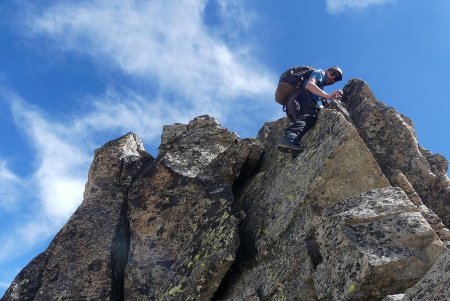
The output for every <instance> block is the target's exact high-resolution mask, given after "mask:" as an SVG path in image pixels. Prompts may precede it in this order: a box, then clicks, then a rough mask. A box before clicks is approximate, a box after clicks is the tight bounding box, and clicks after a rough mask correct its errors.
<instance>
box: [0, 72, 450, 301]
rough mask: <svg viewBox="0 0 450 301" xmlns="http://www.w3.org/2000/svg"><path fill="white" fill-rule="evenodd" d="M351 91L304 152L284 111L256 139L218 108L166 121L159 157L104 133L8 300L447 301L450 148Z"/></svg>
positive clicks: (308, 138)
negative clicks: (73, 198)
mask: <svg viewBox="0 0 450 301" xmlns="http://www.w3.org/2000/svg"><path fill="white" fill-rule="evenodd" d="M344 92H345V93H344V98H343V102H342V103H341V102H336V103H334V104H333V106H332V108H333V109H334V110H331V109H323V110H322V111H321V112H320V114H319V117H318V121H317V123H316V125H315V127H314V128H313V129H312V130H310V131H309V132H308V133H307V134H306V135H305V136H304V138H303V139H304V142H305V143H306V145H307V147H306V149H305V151H304V152H303V153H302V154H301V155H299V156H298V157H297V158H295V159H291V158H290V157H289V156H287V155H286V154H282V153H279V152H277V151H276V149H275V145H276V144H277V143H278V141H279V138H280V137H281V135H282V132H283V129H284V128H285V127H286V125H287V124H286V123H287V119H286V118H282V119H280V120H278V121H275V122H270V123H266V124H265V125H264V126H263V128H262V129H261V131H260V132H259V134H258V137H257V138H256V139H241V138H239V137H238V136H237V135H236V134H235V133H232V132H230V131H228V130H227V129H225V128H223V127H221V126H220V124H219V123H218V122H217V121H216V120H215V119H214V118H212V117H210V116H207V115H204V116H199V117H197V118H195V119H194V120H192V121H191V122H189V124H180V123H177V124H174V125H171V126H165V127H164V129H163V134H162V137H161V145H160V147H159V151H158V156H157V158H153V157H152V156H151V155H149V154H147V153H146V152H145V150H144V147H143V144H142V141H141V140H140V139H139V138H138V137H137V136H136V135H134V134H132V133H129V134H127V135H125V136H123V137H121V138H119V139H117V140H115V141H111V142H109V143H107V144H105V145H104V146H103V147H102V148H100V149H98V150H97V151H96V152H95V157H94V160H93V163H92V165H91V168H90V171H89V176H88V182H87V184H86V189H85V193H84V200H83V202H82V204H81V205H80V207H79V208H78V209H77V211H76V212H75V213H74V215H73V216H72V217H71V218H70V220H69V221H68V223H67V224H66V225H65V226H64V227H63V228H62V229H61V231H60V232H59V233H58V234H57V235H56V237H55V238H54V239H53V241H52V242H51V244H50V246H49V247H48V248H47V250H45V251H44V252H43V253H42V254H40V255H38V256H37V257H36V258H35V259H34V260H33V261H31V262H30V264H29V265H27V267H25V268H24V269H23V270H22V271H21V272H20V273H19V275H18V276H17V277H16V279H15V280H14V282H13V283H12V285H11V287H10V288H9V289H8V290H7V292H6V293H5V295H4V297H3V298H2V300H5V301H6V300H8V301H9V300H78V299H87V300H183V301H184V300H228V301H238V300H242V301H243V300H245V301H249V300H252V301H253V300H255V301H256V300H362V299H367V300H381V299H383V298H384V297H386V300H403V301H406V300H423V298H428V297H429V298H432V299H436V298H437V296H441V297H442V296H443V298H447V297H450V293H449V292H448V291H446V290H445V287H446V286H445V284H446V283H445V281H446V279H447V278H448V277H446V276H445V275H446V274H445V273H447V272H446V271H447V270H448V268H447V266H449V265H450V261H449V257H448V255H446V254H448V251H447V248H446V243H447V242H448V241H449V238H450V236H449V235H448V234H449V233H450V232H449V231H448V229H447V227H446V225H448V222H449V216H450V213H449V212H450V211H449V209H448V208H449V207H448V204H449V191H450V188H449V187H450V185H449V180H448V176H447V161H446V159H445V158H444V157H442V156H440V155H434V154H432V153H431V152H430V151H428V150H425V149H424V148H423V147H421V146H420V145H419V144H418V141H417V138H416V136H415V133H414V128H413V125H412V122H411V121H410V120H409V119H408V118H406V117H405V116H402V115H400V114H398V113H397V112H396V111H395V110H394V109H392V108H388V107H386V106H385V105H384V104H383V103H381V102H379V101H377V100H376V99H375V97H374V96H373V94H372V92H371V91H370V89H369V87H368V86H367V84H366V83H365V82H363V81H360V80H351V81H350V82H349V83H348V84H347V85H346V87H345V89H344ZM436 213H437V214H436ZM441 218H442V220H441ZM442 254H443V255H442ZM440 256H441V257H440ZM434 263H436V265H435V266H433V264H434ZM444 274H445V275H444ZM439 275H444V276H443V277H442V278H439ZM424 296H426V297H424ZM421 298H422V299H421Z"/></svg>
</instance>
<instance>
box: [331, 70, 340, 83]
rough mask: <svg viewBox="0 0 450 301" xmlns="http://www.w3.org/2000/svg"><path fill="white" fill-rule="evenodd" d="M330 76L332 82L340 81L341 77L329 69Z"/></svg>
mask: <svg viewBox="0 0 450 301" xmlns="http://www.w3.org/2000/svg"><path fill="white" fill-rule="evenodd" d="M330 74H331V75H332V76H333V77H334V81H336V82H338V81H340V80H341V79H342V77H341V75H340V74H339V73H338V72H336V70H334V69H330Z"/></svg>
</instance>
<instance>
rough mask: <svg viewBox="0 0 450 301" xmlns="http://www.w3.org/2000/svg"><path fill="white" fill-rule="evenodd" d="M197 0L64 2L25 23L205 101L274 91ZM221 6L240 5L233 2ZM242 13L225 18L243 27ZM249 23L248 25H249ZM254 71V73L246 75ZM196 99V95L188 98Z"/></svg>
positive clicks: (61, 43) (67, 47)
mask: <svg viewBox="0 0 450 301" xmlns="http://www.w3.org/2000/svg"><path fill="white" fill-rule="evenodd" d="M205 2H206V1H202V0H182V1H177V2H171V1H124V0H116V1H111V0H108V1H106V0H97V1H90V2H82V3H79V2H77V3H75V4H71V3H64V4H61V5H57V6H54V7H52V8H50V9H48V10H46V11H45V12H43V13H42V14H40V15H34V16H33V18H32V19H31V21H30V23H29V24H30V29H31V30H32V32H33V33H34V34H43V35H44V36H47V37H50V38H51V39H53V40H54V41H56V43H57V44H58V45H59V46H60V47H62V48H63V49H65V50H75V51H80V52H83V53H87V54H89V55H90V56H92V57H93V58H94V59H95V60H96V61H97V62H105V58H107V59H108V61H109V62H113V64H114V65H115V66H117V67H119V68H120V69H121V70H122V71H123V72H124V73H126V74H129V75H132V76H137V77H141V78H145V79H147V80H150V81H155V82H157V83H158V84H159V85H160V87H161V88H162V89H171V90H177V91H179V92H181V93H183V94H184V95H185V96H187V97H193V98H196V99H202V100H203V99H209V98H211V97H212V96H213V95H214V96H215V97H217V96H220V97H236V96H245V95H264V94H265V93H270V95H271V94H272V90H273V87H272V80H273V78H271V77H270V76H271V75H269V74H268V73H267V71H265V70H264V69H263V67H262V66H260V65H258V64H257V62H255V61H253V60H252V59H251V56H250V55H249V50H248V49H247V48H246V47H248V45H246V43H242V45H243V46H241V47H240V48H239V49H236V48H235V49H230V48H229V47H228V46H227V45H226V44H225V42H224V41H222V40H219V39H217V38H214V37H213V36H212V35H211V34H210V32H209V31H208V28H207V27H206V26H205V24H204V22H203V10H204V7H205ZM220 3H222V4H221V5H222V11H223V12H224V13H225V12H229V11H230V10H231V11H235V12H236V11H239V5H238V4H237V3H238V2H235V3H234V4H233V5H230V4H229V5H228V6H226V5H225V4H223V3H224V2H223V1H221V2H220ZM243 20H245V16H244V14H242V15H241V16H239V15H234V19H232V20H230V22H232V23H233V24H238V25H237V26H242V25H239V24H243V23H244V21H243ZM246 26H248V25H246ZM250 77H251V78H250ZM193 101H194V100H193Z"/></svg>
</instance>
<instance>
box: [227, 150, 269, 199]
mask: <svg viewBox="0 0 450 301" xmlns="http://www.w3.org/2000/svg"><path fill="white" fill-rule="evenodd" d="M262 158H263V156H262V154H261V155H260V156H259V157H258V158H257V159H255V158H252V156H251V155H249V156H248V157H247V159H245V161H244V163H243V164H242V167H241V170H240V172H239V176H238V177H237V179H235V180H234V182H233V187H232V189H233V195H234V199H235V200H236V199H238V197H239V195H240V194H241V191H242V189H243V188H244V187H245V184H246V183H247V181H248V180H249V179H250V178H252V177H253V176H254V175H255V174H257V173H258V172H259V170H260V168H261V163H262Z"/></svg>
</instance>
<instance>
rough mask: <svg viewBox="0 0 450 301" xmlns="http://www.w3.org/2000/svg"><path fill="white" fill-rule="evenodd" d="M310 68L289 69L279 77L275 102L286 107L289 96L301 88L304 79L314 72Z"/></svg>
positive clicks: (297, 67)
mask: <svg viewBox="0 0 450 301" xmlns="http://www.w3.org/2000/svg"><path fill="white" fill-rule="evenodd" d="M315 70H316V69H314V68H313V67H311V66H296V67H292V68H289V69H288V70H286V71H285V72H283V74H281V76H280V80H279V81H278V87H277V90H276V91H275V101H276V102H278V103H279V104H281V105H283V107H284V106H286V104H287V100H288V97H289V95H290V94H291V93H292V92H293V91H294V90H295V89H298V88H300V87H301V86H302V84H303V83H304V81H305V79H307V78H308V77H309V75H310V74H311V73H312V72H313V71H315Z"/></svg>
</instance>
